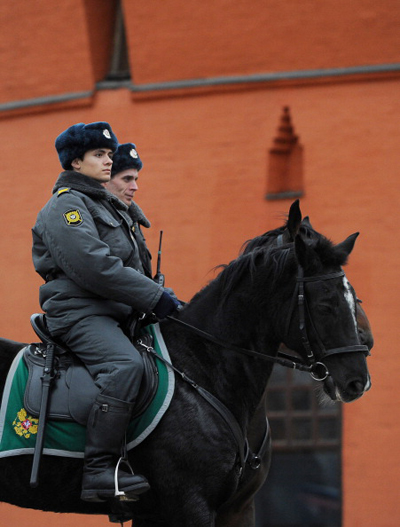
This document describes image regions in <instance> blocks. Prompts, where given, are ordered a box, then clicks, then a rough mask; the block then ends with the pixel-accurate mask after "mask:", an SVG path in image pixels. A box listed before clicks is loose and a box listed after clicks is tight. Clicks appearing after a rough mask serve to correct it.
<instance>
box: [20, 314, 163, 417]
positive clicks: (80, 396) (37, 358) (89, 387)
mask: <svg viewBox="0 0 400 527" xmlns="http://www.w3.org/2000/svg"><path fill="white" fill-rule="evenodd" d="M31 324H32V327H33V329H34V330H35V332H36V334H37V335H38V337H39V338H40V339H41V342H40V343H35V344H30V345H29V346H27V347H26V349H25V352H24V359H25V362H26V365H27V367H28V372H29V374H28V381H27V385H26V389H25V396H24V403H25V409H26V410H27V411H28V412H29V413H30V414H31V415H32V416H34V417H39V414H40V406H41V399H42V390H43V386H42V384H43V383H42V378H43V375H44V368H45V362H46V350H47V348H48V346H49V345H52V346H54V352H55V353H54V355H55V358H54V379H53V382H52V385H51V393H50V399H49V403H48V411H47V419H52V420H58V421H60V420H61V421H75V422H77V423H79V424H81V425H86V423H87V419H88V416H89V412H90V410H91V408H92V406H93V404H94V401H95V399H96V396H97V394H98V393H99V388H98V387H97V386H96V385H95V383H94V381H93V379H92V377H91V375H90V373H89V371H88V370H87V369H86V367H85V365H84V364H83V362H82V361H81V360H80V359H79V358H78V357H76V355H74V353H73V352H71V350H69V349H68V348H66V347H65V346H63V345H62V344H60V343H59V342H57V341H56V339H54V338H53V337H52V336H51V335H50V333H49V331H48V329H47V326H46V320H45V316H44V315H43V314H35V315H32V317H31ZM133 344H134V346H135V347H136V349H137V350H138V351H139V353H140V354H141V356H142V359H143V364H144V375H143V380H142V383H141V386H140V390H139V395H138V398H137V401H136V405H135V409H134V413H133V415H132V418H135V417H138V416H139V415H141V414H142V413H144V412H145V410H146V409H147V407H148V406H149V404H150V403H151V401H152V400H153V398H154V396H155V393H156V391H157V388H158V375H157V367H156V364H155V360H154V358H153V356H152V355H151V354H150V353H148V352H146V347H148V346H152V344H153V337H152V335H149V334H148V333H143V335H141V336H140V337H138V338H136V339H135V340H134V342H133Z"/></svg>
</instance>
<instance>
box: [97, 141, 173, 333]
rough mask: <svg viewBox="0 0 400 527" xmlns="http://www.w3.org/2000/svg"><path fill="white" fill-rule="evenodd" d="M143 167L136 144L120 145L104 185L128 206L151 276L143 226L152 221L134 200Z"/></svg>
mask: <svg viewBox="0 0 400 527" xmlns="http://www.w3.org/2000/svg"><path fill="white" fill-rule="evenodd" d="M142 168H143V162H142V160H141V159H140V157H139V153H138V151H137V148H136V145H135V144H134V143H125V144H122V145H119V146H118V149H117V151H116V152H115V153H114V156H113V165H112V169H111V179H110V181H107V182H106V183H103V186H104V188H106V189H107V190H108V191H109V192H111V193H112V194H114V196H116V197H117V198H119V199H120V200H121V201H122V202H123V203H125V205H126V206H127V207H128V214H129V215H130V217H131V218H132V221H133V226H132V233H133V236H134V240H135V241H136V243H137V245H138V250H139V253H140V254H141V263H142V266H143V272H144V274H145V275H146V276H148V277H150V278H151V276H152V269H151V255H150V252H149V250H148V248H147V246H146V242H145V237H144V236H143V232H142V227H146V228H149V227H150V222H149V220H148V219H147V218H146V216H145V215H144V213H143V211H142V209H141V208H140V207H139V205H138V204H137V203H135V202H134V198H135V194H136V192H137V190H138V189H139V186H138V179H139V172H140V171H141V170H142ZM165 290H166V291H167V292H168V293H169V294H170V295H171V296H172V297H173V298H175V299H176V295H175V293H174V291H173V290H172V289H171V288H169V287H166V288H165ZM179 307H181V306H179ZM136 322H137V321H136V320H135V318H133V320H131V322H130V331H131V333H133V332H134V329H135V326H136Z"/></svg>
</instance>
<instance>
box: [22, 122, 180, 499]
mask: <svg viewBox="0 0 400 527" xmlns="http://www.w3.org/2000/svg"><path fill="white" fill-rule="evenodd" d="M55 146H56V149H57V152H58V155H59V159H60V162H61V165H62V167H63V169H64V172H62V173H61V174H60V176H59V177H58V179H57V181H56V184H55V186H54V188H53V196H52V197H51V199H50V200H49V201H48V202H47V204H46V205H45V206H44V207H43V209H42V210H41V211H40V212H39V214H38V217H37V221H36V223H35V226H34V227H33V229H32V233H33V249H32V253H33V262H34V266H35V269H36V271H37V272H38V273H39V274H40V276H41V277H42V278H43V279H44V281H45V283H44V284H43V285H42V286H41V287H40V304H41V307H42V309H43V311H45V313H46V321H47V325H48V329H49V331H50V332H51V334H52V335H53V336H54V337H57V338H58V339H60V340H61V341H62V342H64V343H65V344H66V345H67V346H68V347H69V348H70V349H71V350H72V351H73V352H74V353H76V355H77V356H78V357H79V358H80V359H81V360H82V361H83V362H84V364H85V365H86V367H87V368H88V370H89V372H90V373H91V375H92V376H93V378H94V381H95V383H96V385H97V386H98V388H99V395H98V396H97V399H96V401H95V404H94V406H93V408H92V410H91V412H90V414H89V418H88V424H87V437H86V447H85V462H84V471H83V480H82V493H81V498H82V499H83V500H85V501H91V502H98V501H105V500H107V499H110V498H113V497H114V496H115V484H114V474H115V470H116V463H117V461H118V459H119V458H120V457H121V449H122V445H123V442H124V437H125V431H126V428H127V426H128V424H129V421H130V416H131V414H132V410H133V407H134V405H135V400H136V397H137V394H138V391H139V387H140V382H141V379H142V374H143V364H142V360H141V357H140V355H139V353H138V351H137V350H136V348H135V347H134V346H133V345H132V343H131V341H130V339H129V338H128V337H127V336H126V335H125V333H124V332H123V330H122V329H121V328H122V327H123V326H124V323H125V322H126V321H127V320H128V319H130V317H132V314H134V313H136V314H138V315H139V314H143V313H145V314H150V313H154V314H155V315H156V317H158V318H159V319H161V318H164V317H165V316H167V315H169V314H171V313H173V312H174V311H175V309H177V308H178V307H179V302H177V300H176V299H175V298H174V297H173V296H171V295H170V294H169V293H168V292H167V291H165V289H164V288H163V287H162V286H160V285H159V284H157V283H155V282H154V281H153V280H152V279H151V277H150V276H149V275H148V273H147V272H146V270H145V268H146V264H145V265H143V263H142V258H143V254H141V251H140V250H139V247H138V244H137V242H136V241H135V238H134V236H132V235H131V234H132V227H133V220H132V218H131V216H130V215H129V214H128V207H127V205H126V204H125V203H124V202H123V201H121V200H120V199H118V198H117V197H116V196H114V195H113V194H111V193H110V192H108V190H106V189H105V188H104V187H103V185H102V183H106V182H107V181H109V180H110V177H111V170H112V165H113V155H114V152H115V151H116V150H117V147H118V141H117V138H116V136H115V135H114V133H113V131H112V129H111V126H110V125H109V124H108V123H106V122H95V123H90V124H84V123H79V124H75V125H73V126H71V127H70V128H68V129H67V130H65V131H64V132H62V133H61V134H60V135H59V136H58V137H57V139H56V143H55ZM138 214H139V213H138ZM140 221H143V220H141V219H140V217H139V216H138V218H137V222H140ZM120 467H121V465H120ZM118 486H119V489H120V491H123V492H124V493H125V499H136V496H137V495H138V494H141V493H143V492H145V491H146V490H148V489H149V483H148V482H147V480H146V478H145V477H143V476H141V475H138V474H132V473H131V472H130V471H124V469H123V468H121V469H120V470H119V471H118Z"/></svg>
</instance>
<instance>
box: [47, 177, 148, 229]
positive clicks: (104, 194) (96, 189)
mask: <svg viewBox="0 0 400 527" xmlns="http://www.w3.org/2000/svg"><path fill="white" fill-rule="evenodd" d="M62 187H68V188H71V189H72V190H77V191H79V192H82V193H83V194H86V195H87V196H90V197H91V198H95V199H105V200H107V201H108V202H110V203H111V204H112V205H114V207H115V208H117V209H119V210H123V211H127V212H128V213H129V215H130V217H131V218H132V220H133V221H135V222H138V223H140V224H141V225H143V226H144V227H150V222H149V220H148V219H147V218H146V216H145V215H144V213H143V211H142V209H141V208H140V207H139V205H137V204H136V203H134V202H133V203H132V204H131V206H130V207H129V208H128V207H127V206H126V205H125V204H124V203H123V202H122V201H121V200H119V199H118V198H117V197H116V196H114V194H111V192H109V191H108V190H106V189H105V188H104V187H103V185H102V184H101V183H99V182H98V181H96V180H95V179H93V178H90V177H88V176H85V175H84V174H80V173H79V172H75V171H73V170H65V171H64V172H61V174H60V175H59V176H58V179H57V181H56V183H55V185H54V187H53V194H54V193H55V192H57V190H59V189H60V188H62Z"/></svg>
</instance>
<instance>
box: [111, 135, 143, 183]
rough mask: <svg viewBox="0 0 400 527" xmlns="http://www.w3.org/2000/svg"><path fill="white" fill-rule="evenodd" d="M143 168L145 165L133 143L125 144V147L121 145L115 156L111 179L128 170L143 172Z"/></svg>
mask: <svg viewBox="0 0 400 527" xmlns="http://www.w3.org/2000/svg"><path fill="white" fill-rule="evenodd" d="M142 166H143V163H142V160H141V159H140V157H139V154H138V153H137V150H136V146H135V145H134V144H133V143H124V144H123V145H119V147H118V149H117V151H116V152H115V154H114V156H113V164H112V169H111V177H113V176H115V174H118V173H119V172H122V171H123V170H127V169H128V168H135V169H136V170H141V168H142Z"/></svg>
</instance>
